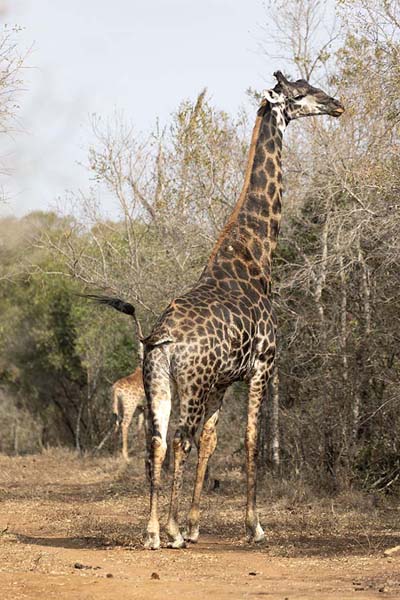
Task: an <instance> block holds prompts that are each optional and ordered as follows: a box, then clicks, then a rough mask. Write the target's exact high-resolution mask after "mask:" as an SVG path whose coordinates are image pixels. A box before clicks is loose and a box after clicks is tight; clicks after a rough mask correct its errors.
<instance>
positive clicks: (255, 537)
mask: <svg viewBox="0 0 400 600" xmlns="http://www.w3.org/2000/svg"><path fill="white" fill-rule="evenodd" d="M264 540H265V533H264V531H263V528H262V527H261V525H260V524H259V523H258V524H257V527H256V528H255V529H254V530H253V529H250V530H249V531H248V534H247V541H248V542H249V543H250V544H252V543H255V544H259V543H260V542H263V541H264Z"/></svg>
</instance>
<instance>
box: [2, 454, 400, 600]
mask: <svg viewBox="0 0 400 600" xmlns="http://www.w3.org/2000/svg"><path fill="white" fill-rule="evenodd" d="M217 471H218V476H219V477H220V479H221V486H220V489H219V490H218V491H217V492H210V493H208V494H206V495H205V497H204V503H203V507H204V510H203V519H202V525H203V527H202V531H203V535H202V537H201V541H200V542H199V544H197V545H195V546H190V547H189V548H187V549H185V550H168V549H162V550H160V551H157V552H149V551H145V550H142V549H141V533H142V530H143V528H144V525H145V519H146V512H147V486H146V484H145V481H144V477H143V476H142V467H141V463H139V462H137V463H136V462H135V463H134V464H133V465H129V467H128V468H126V467H124V466H123V465H121V463H120V461H119V459H114V458H104V459H93V458H84V459H79V458H77V457H75V456H74V455H73V454H71V453H68V452H64V451H51V452H46V453H44V454H42V455H40V456H33V457H16V458H8V457H0V598H2V599H3V598H4V599H5V600H8V599H10V600H11V599H13V600H18V599H26V598H29V599H30V598H31V599H45V598H46V599H47V598H49V599H51V598H57V600H64V599H68V600H71V599H75V598H77V599H79V600H97V599H99V600H100V599H101V600H117V599H119V600H120V599H122V600H129V599H131V598H132V599H136V598H146V599H147V598H150V599H152V600H158V599H160V600H161V599H164V598H173V599H175V598H177V599H178V598H191V599H193V600H196V599H205V598H211V597H212V598H215V599H220V598H221V599H224V598H229V599H236V598H243V599H252V598H255V599H256V598H264V597H265V598H271V599H277V600H278V599H279V600H284V599H285V598H288V599H289V600H300V599H304V600H313V599H318V600H319V599H325V598H326V599H331V598H332V599H333V598H335V599H337V600H346V599H347V598H352V599H353V598H357V599H360V600H363V599H367V598H384V597H387V598H400V555H397V556H392V557H390V558H387V557H385V556H384V554H383V552H384V550H385V549H386V548H390V547H393V546H395V545H397V544H399V543H400V532H399V529H400V523H399V516H400V511H399V510H397V508H396V506H393V505H392V506H388V505H387V503H386V502H385V503H383V500H380V499H379V498H378V499H376V498H375V499H374V502H371V500H370V499H368V498H363V497H361V496H357V497H355V496H354V495H353V496H347V497H343V496H342V497H341V498H337V499H335V500H334V501H332V500H329V501H327V500H321V499H320V500H316V499H313V500H312V501H310V500H308V501H306V499H305V497H304V494H303V495H302V497H301V499H299V494H298V490H291V488H290V486H287V488H286V490H283V489H280V490H278V491H277V490H275V491H274V495H271V494H268V493H267V492H266V491H265V490H263V489H261V490H260V492H261V493H260V514H261V520H262V523H263V525H264V527H265V529H266V531H267V542H266V543H265V544H264V545H262V546H256V547H255V546H249V545H247V544H246V543H245V542H244V541H242V540H241V536H242V533H243V530H242V522H243V504H244V485H243V475H242V473H241V472H240V471H239V470H232V469H231V470H230V471H223V470H218V468H216V472H217ZM186 488H188V486H186ZM186 491H187V492H189V489H187V490H186ZM278 492H279V493H278ZM186 495H189V494H188V493H187V494H186ZM166 507H167V495H165V496H163V502H162V511H163V519H164V520H165V512H166ZM186 507H187V505H184V506H183V509H185V508H186ZM182 513H183V511H182Z"/></svg>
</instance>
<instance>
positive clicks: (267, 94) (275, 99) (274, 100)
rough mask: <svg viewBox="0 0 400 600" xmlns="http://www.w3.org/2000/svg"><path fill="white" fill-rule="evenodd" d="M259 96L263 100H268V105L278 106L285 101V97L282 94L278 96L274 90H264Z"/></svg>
mask: <svg viewBox="0 0 400 600" xmlns="http://www.w3.org/2000/svg"><path fill="white" fill-rule="evenodd" d="M261 95H262V97H263V98H265V100H268V102H269V103H270V104H279V103H282V102H284V101H285V96H284V95H283V94H278V92H275V90H264V91H263V92H262V93H261Z"/></svg>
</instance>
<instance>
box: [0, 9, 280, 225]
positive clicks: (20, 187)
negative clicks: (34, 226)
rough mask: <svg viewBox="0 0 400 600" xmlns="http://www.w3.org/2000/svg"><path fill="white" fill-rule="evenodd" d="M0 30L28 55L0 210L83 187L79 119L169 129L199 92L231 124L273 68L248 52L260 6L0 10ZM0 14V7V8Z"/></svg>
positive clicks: (256, 34)
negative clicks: (173, 116)
mask: <svg viewBox="0 0 400 600" xmlns="http://www.w3.org/2000/svg"><path fill="white" fill-rule="evenodd" d="M0 5H4V6H5V7H6V9H7V10H6V11H5V13H4V14H3V15H2V20H3V22H4V21H7V22H8V23H17V24H19V25H21V26H22V27H24V31H23V33H22V36H21V37H22V38H23V43H24V45H25V46H26V47H28V46H31V45H32V51H31V53H30V56H29V59H28V63H29V65H30V67H31V68H30V69H29V71H28V72H27V73H26V88H27V91H26V92H25V93H24V94H23V95H22V97H21V104H22V110H21V113H20V129H21V132H20V133H18V134H16V135H15V136H14V137H13V139H11V140H9V141H8V142H7V143H6V151H5V153H6V154H7V161H8V165H9V166H10V167H11V169H12V174H11V177H8V178H7V180H4V178H3V179H2V181H1V183H2V185H3V186H4V187H5V189H6V190H8V192H9V204H8V207H7V208H6V209H5V210H4V209H3V213H4V212H12V213H14V214H17V215H21V214H24V213H26V212H28V211H30V210H33V209H37V208H42V209H46V208H49V207H51V206H53V205H54V199H55V198H56V197H60V196H61V197H62V196H63V195H64V193H65V190H67V189H68V190H77V189H78V188H85V187H86V186H87V184H88V176H87V173H86V172H85V170H84V169H83V168H82V167H80V166H79V165H77V164H76V163H77V162H82V161H84V160H85V155H86V152H87V148H88V146H89V144H90V142H91V131H90V124H89V122H90V114H91V113H97V114H100V115H102V116H103V117H107V116H111V115H112V113H113V112H114V110H115V109H121V110H123V111H124V113H125V115H126V117H127V118H128V119H129V120H130V121H131V122H132V123H133V125H134V127H135V129H136V130H137V131H143V132H146V131H148V130H149V129H150V128H151V126H152V125H153V124H154V123H155V121H156V118H157V117H159V118H160V120H161V122H162V123H165V122H166V121H167V119H168V115H169V114H170V113H171V111H173V110H174V109H175V108H176V107H177V106H178V104H179V103H180V102H181V100H183V99H185V98H195V97H196V94H197V93H198V92H199V91H200V90H201V89H202V88H203V87H207V88H208V90H209V95H210V97H211V98H212V101H213V103H214V104H215V105H217V106H218V107H220V108H222V109H224V110H226V111H228V112H230V113H232V114H234V113H235V112H236V111H237V110H238V108H239V107H240V106H241V105H243V104H245V103H246V102H247V99H246V94H245V91H246V89H247V88H248V87H249V86H251V87H254V88H263V87H265V86H266V85H268V84H270V83H272V72H273V70H274V69H275V68H276V67H277V66H279V65H278V64H277V63H276V61H271V63H270V64H268V61H267V59H266V58H265V56H262V55H261V53H260V51H259V49H258V42H259V39H260V38H261V31H260V26H261V25H262V24H263V23H264V22H265V20H266V18H267V15H266V10H265V8H264V6H263V2H262V0H225V1H224V0H201V1H198V0H196V1H192V0H114V2H110V1H106V0H68V1H62V0H8V1H7V0H0ZM0 8H1V6H0Z"/></svg>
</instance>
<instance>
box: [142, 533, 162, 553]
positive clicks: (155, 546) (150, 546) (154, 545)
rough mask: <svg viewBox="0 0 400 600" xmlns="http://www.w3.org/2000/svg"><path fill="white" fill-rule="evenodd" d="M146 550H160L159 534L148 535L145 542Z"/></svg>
mask: <svg viewBox="0 0 400 600" xmlns="http://www.w3.org/2000/svg"><path fill="white" fill-rule="evenodd" d="M144 547H145V548H146V550H159V548H160V536H159V535H158V534H157V533H147V534H146V538H145V540H144Z"/></svg>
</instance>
